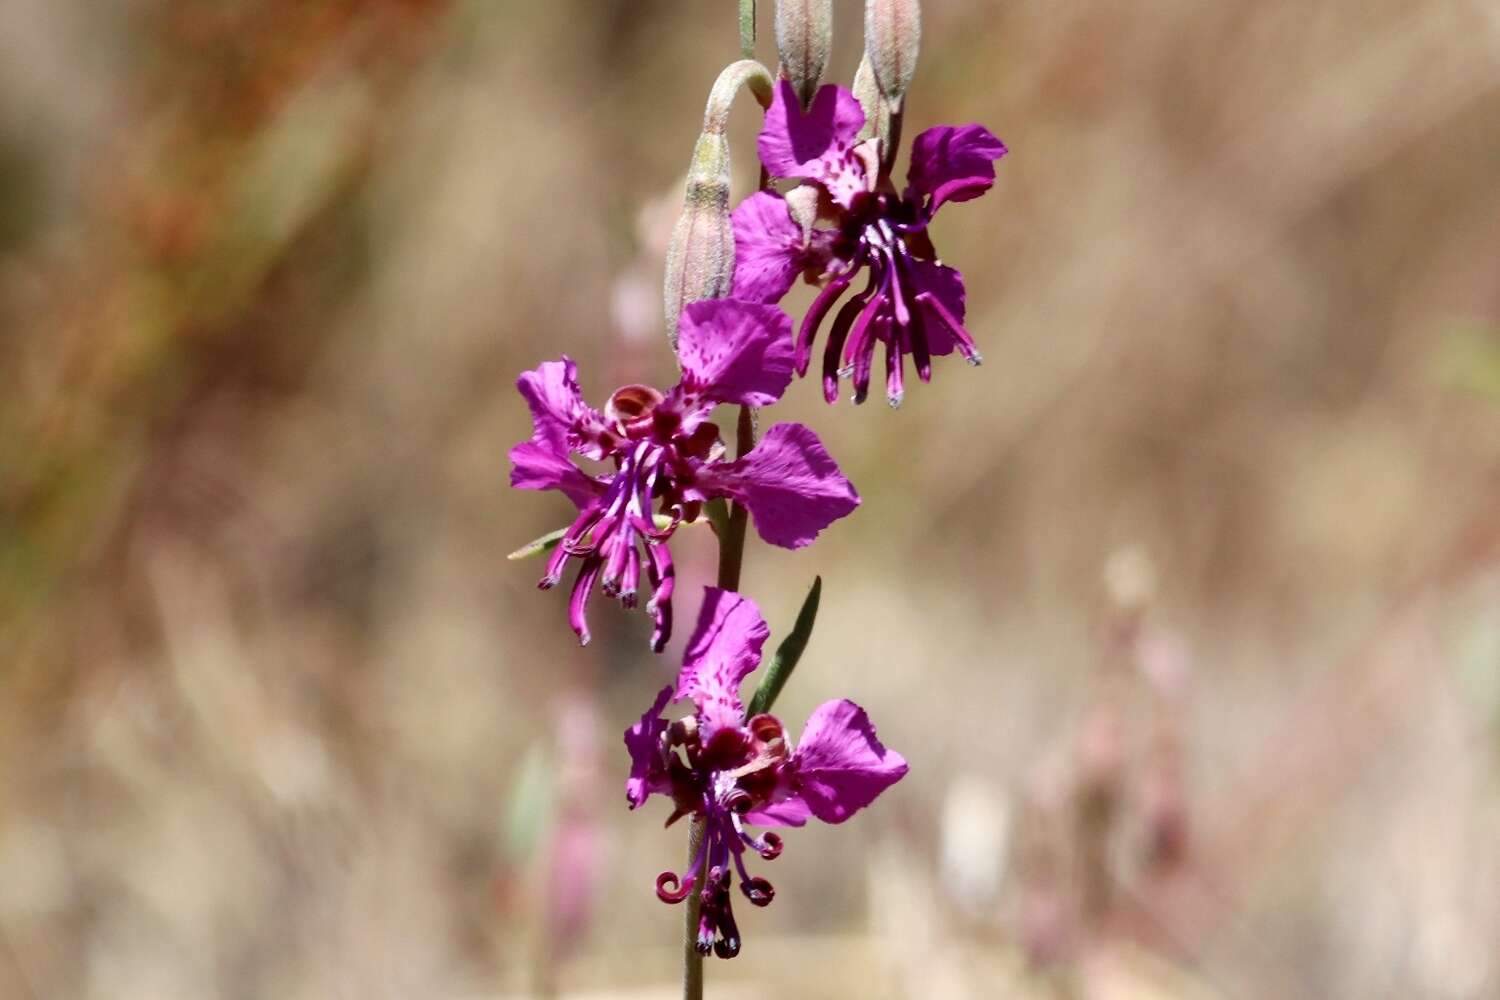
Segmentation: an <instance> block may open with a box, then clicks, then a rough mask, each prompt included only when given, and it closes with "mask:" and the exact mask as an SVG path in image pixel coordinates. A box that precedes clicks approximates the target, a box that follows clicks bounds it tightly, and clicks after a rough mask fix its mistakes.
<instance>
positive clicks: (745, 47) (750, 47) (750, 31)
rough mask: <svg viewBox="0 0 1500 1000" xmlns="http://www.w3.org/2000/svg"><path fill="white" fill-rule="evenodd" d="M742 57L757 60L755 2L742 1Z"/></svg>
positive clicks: (750, 0) (752, 0) (749, 0)
mask: <svg viewBox="0 0 1500 1000" xmlns="http://www.w3.org/2000/svg"><path fill="white" fill-rule="evenodd" d="M740 57H741V58H744V59H754V58H755V0H740Z"/></svg>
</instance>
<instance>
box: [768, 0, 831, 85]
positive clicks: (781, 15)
mask: <svg viewBox="0 0 1500 1000" xmlns="http://www.w3.org/2000/svg"><path fill="white" fill-rule="evenodd" d="M832 45H833V0H776V54H777V56H778V57H780V59H781V75H782V76H784V77H786V79H788V80H790V81H791V82H792V87H793V88H794V89H795V90H796V91H797V99H798V100H799V101H801V102H802V106H803V107H804V108H806V107H807V106H808V105H809V104H810V103H812V97H813V93H814V92H815V91H816V90H817V89H818V84H819V83H820V82H821V81H822V79H823V70H824V69H825V68H826V67H827V66H828V50H829V49H830V48H831V47H832Z"/></svg>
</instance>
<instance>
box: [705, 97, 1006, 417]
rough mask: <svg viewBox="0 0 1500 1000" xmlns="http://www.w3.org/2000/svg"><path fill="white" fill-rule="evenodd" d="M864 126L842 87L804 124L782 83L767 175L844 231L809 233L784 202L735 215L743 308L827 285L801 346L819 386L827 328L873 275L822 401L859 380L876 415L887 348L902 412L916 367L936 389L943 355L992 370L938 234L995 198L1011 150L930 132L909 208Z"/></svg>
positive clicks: (952, 131)
mask: <svg viewBox="0 0 1500 1000" xmlns="http://www.w3.org/2000/svg"><path fill="white" fill-rule="evenodd" d="M864 121H865V115H864V112H863V110H861V108H860V106H859V102H858V101H857V100H855V98H854V95H853V94H851V93H850V92H849V91H847V90H844V89H843V88H842V87H836V86H831V85H830V86H826V87H823V88H821V89H819V91H818V93H817V95H816V97H814V99H813V102H812V104H811V106H810V107H809V108H808V109H807V110H806V111H803V110H802V108H801V105H799V104H798V102H797V97H796V94H795V93H794V92H793V90H792V86H791V84H790V83H788V82H786V81H785V80H783V81H782V82H781V83H780V85H779V86H778V88H777V90H776V95H775V98H774V99H773V101H772V102H771V107H770V108H769V109H768V110H767V112H766V119H765V125H764V127H763V128H762V129H761V133H760V157H761V162H762V163H764V164H765V167H766V169H767V170H768V171H770V173H771V174H772V176H775V177H781V178H796V179H799V180H802V181H804V182H807V183H808V184H811V185H814V186H815V187H816V188H817V190H818V193H819V212H820V217H821V218H824V219H828V220H831V221H832V223H833V225H832V226H831V227H819V226H816V225H812V226H810V227H809V228H807V229H804V228H803V226H802V225H799V224H798V222H797V221H795V220H794V218H793V216H792V214H791V213H790V212H789V211H788V207H787V203H786V200H785V199H783V198H782V197H781V196H780V195H778V194H776V193H774V192H769V191H762V192H759V193H757V194H754V195H752V196H750V197H749V198H747V199H745V201H743V202H742V203H741V204H740V206H739V207H738V208H737V209H735V211H734V250H735V258H736V261H737V263H736V267H735V276H734V295H735V297H736V298H741V299H749V300H751V301H755V302H779V301H780V300H781V298H782V296H784V295H785V294H786V293H787V291H788V289H790V288H791V286H792V283H793V282H794V281H795V280H796V278H797V275H798V274H807V275H808V276H809V280H812V281H814V282H815V283H822V284H823V288H822V291H821V292H819V294H818V297H817V298H816V299H815V300H814V301H813V304H812V306H811V308H809V309H808V312H807V315H806V317H804V318H803V321H802V327H801V329H800V330H799V331H798V334H797V348H796V366H797V374H798V375H806V374H807V368H808V363H809V361H810V360H811V355H812V342H813V338H814V337H815V336H816V335H817V332H818V328H819V327H820V326H821V325H822V323H823V320H824V319H826V318H827V316H828V314H829V313H830V312H831V311H832V310H833V307H834V305H835V304H836V303H837V302H838V300H839V299H840V298H841V297H842V296H843V295H844V293H845V291H847V290H848V288H849V287H850V285H851V284H852V283H853V282H854V279H855V278H856V277H858V275H859V273H860V271H861V270H864V271H866V272H868V278H867V282H866V284H865V286H864V288H863V289H862V290H861V291H860V292H859V293H858V294H855V295H853V296H852V297H850V298H849V299H848V301H846V302H845V303H844V305H843V306H842V307H841V308H840V309H839V311H838V313H837V314H836V315H835V316H834V319H833V325H832V327H831V329H830V332H829V335H828V340H827V342H826V343H825V345H824V348H823V395H824V397H825V398H826V399H827V400H828V402H830V403H832V402H833V401H834V400H835V399H836V398H837V397H838V381H839V379H840V378H841V377H845V376H851V375H852V378H853V383H854V401H855V402H856V403H858V402H863V401H864V399H865V397H866V396H867V395H868V394H869V389H870V370H871V367H872V366H873V364H874V360H873V359H874V355H875V345H876V343H877V342H879V343H883V344H884V345H885V373H886V396H887V398H888V399H889V400H890V403H891V405H892V406H898V405H900V403H901V397H902V393H903V391H904V389H903V379H904V377H905V366H906V356H907V355H911V358H912V361H913V362H914V363H915V365H916V369H917V377H918V378H920V379H921V380H922V381H924V382H926V381H928V380H929V379H930V378H931V376H932V358H933V356H935V355H946V354H951V353H953V351H954V350H955V349H956V350H957V351H958V352H959V353H960V354H962V355H963V356H964V357H965V358H966V359H967V360H968V361H969V362H970V363H971V364H976V365H977V364H978V363H979V360H980V357H979V351H978V349H977V348H976V347H975V346H974V338H973V337H971V336H970V335H969V331H968V330H967V329H965V328H964V323H963V321H964V283H963V276H962V275H960V274H959V273H958V272H957V271H956V270H954V269H953V268H951V267H947V266H945V265H944V264H942V263H941V262H940V261H939V260H938V256H937V251H936V250H935V249H933V246H932V241H931V240H930V239H929V238H928V235H927V227H928V224H929V223H931V221H932V217H933V216H934V215H935V214H937V210H938V209H939V208H940V207H942V206H943V205H944V204H945V203H947V202H950V201H968V200H969V199H971V198H977V197H979V196H980V195H981V194H983V193H984V192H985V191H987V190H989V188H990V186H991V185H992V184H994V182H995V166H994V161H995V160H998V159H999V158H1000V157H1002V156H1004V155H1005V153H1006V149H1005V145H1004V144H1003V143H1001V142H1000V140H999V139H996V138H995V137H994V136H993V135H991V134H990V133H989V131H988V130H986V129H985V128H983V127H981V126H979V125H959V126H953V125H940V126H938V127H936V128H930V129H928V130H927V131H925V132H923V133H922V134H921V135H919V136H917V138H916V140H915V141H914V142H913V143H912V151H911V165H910V168H909V170H908V171H907V178H906V190H905V191H904V192H902V193H901V194H897V193H896V188H895V186H894V184H893V183H892V182H891V178H890V174H889V172H888V171H886V170H882V169H881V167H880V149H879V140H878V139H875V138H871V139H866V140H864V141H863V142H859V141H857V139H858V135H859V131H860V128H861V127H862V126H863V125H864ZM887 162H889V159H888V160H887Z"/></svg>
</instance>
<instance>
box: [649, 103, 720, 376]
mask: <svg viewBox="0 0 1500 1000" xmlns="http://www.w3.org/2000/svg"><path fill="white" fill-rule="evenodd" d="M733 283H734V228H733V226H732V225H731V224H730V219H729V143H728V142H727V141H725V139H724V136H723V135H714V134H711V133H708V132H705V133H704V134H702V135H700V136H699V137H698V144H697V146H695V147H694V149H693V165H692V167H691V168H690V169H689V170H688V176H687V190H686V192H685V194H684V196H683V205H682V215H680V216H678V218H677V225H676V227H674V228H673V230H672V241H671V242H670V243H668V244H667V269H666V279H665V281H664V282H663V285H662V308H663V309H664V311H665V318H666V321H667V339H668V340H669V341H671V344H672V349H673V350H676V349H677V319H678V316H679V315H680V314H681V313H682V307H683V306H685V305H687V304H688V303H689V302H697V301H698V300H699V299H717V298H722V297H723V296H725V295H728V294H729V291H730V288H731V286H732V285H733Z"/></svg>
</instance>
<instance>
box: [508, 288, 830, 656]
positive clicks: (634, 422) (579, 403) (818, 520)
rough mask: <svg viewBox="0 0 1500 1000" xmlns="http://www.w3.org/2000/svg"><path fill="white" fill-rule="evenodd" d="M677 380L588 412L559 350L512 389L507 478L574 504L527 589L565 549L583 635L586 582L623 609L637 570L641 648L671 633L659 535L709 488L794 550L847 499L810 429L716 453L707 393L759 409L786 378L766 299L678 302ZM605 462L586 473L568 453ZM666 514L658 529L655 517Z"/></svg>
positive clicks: (781, 328) (574, 617)
mask: <svg viewBox="0 0 1500 1000" xmlns="http://www.w3.org/2000/svg"><path fill="white" fill-rule="evenodd" d="M677 354H678V360H679V362H680V363H681V365H682V381H681V382H679V383H678V384H677V385H676V386H674V387H673V388H672V389H670V390H669V391H667V392H666V393H662V392H659V391H657V390H656V389H653V388H651V387H650V386H645V385H627V386H625V387H624V388H622V389H617V390H615V392H614V394H613V395H612V396H610V398H609V403H608V404H607V405H606V406H605V407H604V410H603V412H602V413H601V412H600V411H598V410H595V409H593V408H592V407H590V406H588V405H587V404H586V403H584V401H583V398H582V396H581V394H580V393H579V389H578V371H577V367H576V366H575V365H574V364H573V362H572V360H571V359H569V358H567V357H563V358H562V360H560V361H548V362H544V363H543V364H542V365H541V366H540V367H538V368H537V369H536V370H535V371H529V372H526V373H525V374H523V375H522V376H521V377H520V379H519V380H518V381H517V383H516V385H517V387H518V388H519V389H520V390H521V395H522V396H524V397H525V398H526V402H527V404H528V405H529V406H530V407H531V417H532V424H533V432H532V435H531V438H530V440H527V441H522V442H521V443H520V444H518V445H516V446H515V447H514V448H512V449H511V451H510V460H511V463H512V466H513V467H512V469H511V474H510V484H511V485H512V486H516V487H520V488H521V489H528V490H553V489H555V490H559V491H561V492H562V493H564V494H565V495H566V496H567V497H568V499H570V500H572V501H573V502H574V503H575V504H577V505H578V509H579V514H578V517H577V519H576V520H575V521H574V522H573V524H572V526H571V527H570V528H569V529H568V530H567V533H566V534H565V535H564V536H563V538H562V541H561V543H560V544H559V545H558V547H557V549H556V551H555V552H553V554H552V558H551V560H550V561H549V562H548V564H547V572H546V575H545V576H543V577H542V580H541V583H540V586H541V587H542V588H543V589H546V588H549V587H554V586H556V585H557V584H558V582H559V581H560V580H561V579H562V573H563V568H564V566H565V564H566V563H567V562H568V561H569V560H570V559H576V560H577V561H578V563H579V569H578V576H577V578H576V579H575V582H574V584H573V592H572V596H571V598H570V600H569V602H568V620H569V622H570V623H571V625H572V626H573V631H575V632H577V633H578V638H579V639H580V641H582V642H584V643H587V642H588V641H589V630H588V623H587V621H586V620H585V617H584V610H585V606H586V604H587V603H588V599H589V596H590V595H591V593H592V592H593V589H594V585H595V584H596V583H598V584H599V585H600V586H601V587H602V589H603V590H604V592H605V593H606V594H608V595H610V596H611V597H615V598H618V599H619V601H620V603H621V604H623V605H624V606H625V607H627V608H633V607H635V605H636V600H637V597H636V595H637V591H638V590H639V588H640V583H641V575H642V573H643V572H644V574H645V576H646V578H647V582H648V583H649V584H650V587H651V589H652V596H651V599H650V601H649V602H648V603H647V605H646V607H647V610H648V611H650V612H651V613H652V615H653V616H654V617H655V619H656V625H655V629H654V631H653V632H652V636H651V648H652V649H654V650H656V651H658V652H660V651H661V648H662V647H663V646H664V645H666V642H667V639H668V638H670V636H671V631H672V587H673V570H672V556H671V553H670V552H669V551H668V549H667V545H666V542H667V539H668V538H670V537H671V535H672V533H673V531H674V530H675V529H676V527H677V525H678V524H679V523H681V522H683V521H693V520H695V519H697V517H698V516H699V514H700V512H701V509H702V505H703V503H704V502H705V501H708V500H713V499H716V498H719V497H723V498H727V499H730V500H733V501H735V502H736V503H739V504H743V505H744V506H745V507H746V508H747V509H748V510H749V511H750V516H751V519H752V520H753V521H754V522H755V527H756V529H757V530H758V531H759V532H760V534H761V537H762V538H764V539H765V540H766V541H768V542H771V543H773V544H775V545H780V546H783V547H785V548H789V549H796V548H801V547H802V546H804V545H806V544H808V543H809V542H811V541H812V540H813V539H814V538H815V537H817V534H818V532H820V531H822V530H823V529H824V528H826V527H827V526H828V525H829V524H831V523H832V522H833V521H835V520H837V519H838V518H840V517H843V516H844V515H845V514H848V513H849V512H850V511H852V510H853V509H854V508H855V507H857V506H858V505H859V495H858V494H857V493H855V492H854V487H853V486H851V485H849V481H848V480H847V479H845V478H844V476H843V474H842V473H841V472H839V467H838V465H837V464H835V463H834V461H833V459H832V458H830V457H829V455H828V452H827V451H825V450H824V448H823V445H822V444H821V443H820V442H819V441H818V438H817V435H815V434H814V433H813V432H812V431H811V430H809V429H808V428H806V427H804V426H803V425H802V424H777V425H775V426H774V427H772V428H771V429H770V430H769V431H767V432H766V434H765V437H763V438H762V439H761V440H760V442H759V443H758V444H757V445H756V446H755V447H754V448H753V449H752V450H751V451H750V452H749V453H748V454H746V455H744V456H743V457H741V458H739V459H736V460H734V461H730V460H728V458H727V457H726V455H725V448H724V444H723V442H722V441H721V440H720V435H719V428H718V427H717V426H716V425H715V424H713V423H710V422H709V420H708V417H709V414H710V412H712V410H713V408H714V407H715V406H716V405H718V404H720V403H740V404H743V405H745V406H766V405H768V404H770V403H774V402H775V401H776V400H777V399H779V398H780V397H781V394H782V393H783V392H785V391H786V387H787V385H788V384H789V383H790V382H791V379H792V348H791V320H790V319H789V318H788V317H787V315H786V314H785V313H783V312H782V311H781V310H780V309H778V308H776V307H775V306H773V305H762V304H759V303H753V302H738V301H734V300H732V299H714V300H708V301H703V302H694V303H692V304H691V305H689V306H687V307H686V308H685V309H683V311H682V322H681V325H680V327H679V330H678V344H677ZM573 455H578V456H581V457H583V458H585V459H590V460H594V461H602V462H608V463H612V464H613V465H614V469H613V471H609V472H603V473H597V474H590V473H587V472H585V471H583V470H582V469H580V468H579V467H578V466H576V465H574V464H573V461H572V458H571V456H573ZM658 511H659V512H660V513H661V514H662V515H664V516H666V517H668V518H670V521H669V523H668V524H667V525H666V526H665V527H659V526H658V525H657V524H656V523H655V522H654V521H653V516H654V514H655V513H657V512H658Z"/></svg>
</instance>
